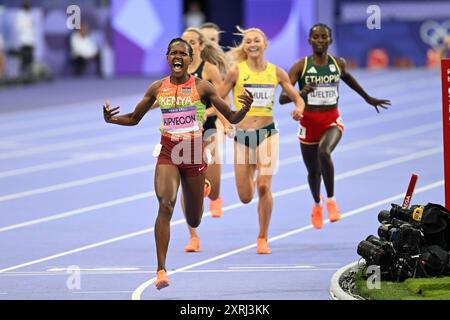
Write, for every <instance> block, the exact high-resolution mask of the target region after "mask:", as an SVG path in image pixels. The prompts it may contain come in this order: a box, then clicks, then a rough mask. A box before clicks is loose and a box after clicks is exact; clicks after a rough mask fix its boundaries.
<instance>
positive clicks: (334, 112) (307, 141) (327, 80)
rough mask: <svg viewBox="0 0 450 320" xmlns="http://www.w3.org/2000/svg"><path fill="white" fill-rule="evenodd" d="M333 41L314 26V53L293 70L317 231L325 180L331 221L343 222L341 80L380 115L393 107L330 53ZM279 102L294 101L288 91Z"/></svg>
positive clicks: (323, 28) (321, 26)
mask: <svg viewBox="0 0 450 320" xmlns="http://www.w3.org/2000/svg"><path fill="white" fill-rule="evenodd" d="M331 42H332V34H331V29H330V28H329V27H328V26H326V25H324V24H321V23H319V24H316V25H314V26H313V27H312V28H311V30H310V32H309V43H310V45H311V47H312V49H313V54H312V55H311V56H309V57H305V58H302V59H300V60H298V61H297V62H295V63H294V65H293V66H292V68H291V70H290V71H289V78H290V80H291V83H292V84H295V83H296V82H298V85H299V88H300V95H301V96H302V97H303V98H304V100H305V103H306V108H305V112H304V113H303V118H302V119H301V120H300V126H299V131H298V137H299V140H300V147H301V151H302V156H303V161H304V162H305V165H306V168H307V170H308V183H309V188H310V189H311V193H312V196H313V198H314V201H315V204H314V206H313V210H312V224H313V226H314V227H315V228H317V229H320V228H322V225H323V200H322V197H321V195H320V183H321V179H322V178H323V181H324V184H325V189H326V191H327V196H328V199H327V211H328V217H329V219H330V221H331V222H335V221H338V220H340V212H339V209H338V207H337V204H336V201H335V199H334V165H333V161H332V159H331V152H333V150H334V148H335V147H336V145H337V144H338V143H339V140H340V139H341V137H342V132H343V130H344V124H343V122H342V119H341V117H340V116H339V111H338V100H339V80H340V79H342V80H343V81H344V82H345V83H346V84H347V85H348V86H349V87H350V88H352V89H353V90H355V91H356V92H357V93H358V94H359V95H360V96H361V97H362V98H363V99H364V100H365V101H366V102H367V103H368V104H370V105H372V106H373V107H374V108H375V110H376V111H377V112H378V113H379V110H378V107H381V108H385V109H386V108H387V107H386V106H387V105H390V104H391V103H390V101H389V100H384V99H376V98H373V97H371V96H369V95H368V94H367V93H366V92H365V91H364V89H363V88H362V87H361V86H360V85H359V84H358V82H357V81H356V80H355V78H353V76H352V75H351V74H350V73H349V72H348V71H347V69H346V63H345V60H344V59H342V58H338V57H333V56H331V55H329V54H328V46H329V45H330V44H331ZM279 101H280V103H281V104H285V103H288V102H291V100H290V98H289V97H288V96H287V94H286V93H284V92H282V93H281V95H280V99H279Z"/></svg>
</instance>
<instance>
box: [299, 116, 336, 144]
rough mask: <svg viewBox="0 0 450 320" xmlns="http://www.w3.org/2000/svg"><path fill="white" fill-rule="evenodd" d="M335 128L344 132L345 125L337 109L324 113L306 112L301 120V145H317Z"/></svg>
mask: <svg viewBox="0 0 450 320" xmlns="http://www.w3.org/2000/svg"><path fill="white" fill-rule="evenodd" d="M333 126H336V127H338V128H339V130H341V131H344V123H343V122H342V118H341V116H340V115H339V111H338V108H337V107H336V108H333V109H331V110H328V111H324V112H311V111H305V112H303V118H301V119H300V123H299V128H298V132H297V136H298V138H299V140H300V142H301V143H305V144H317V143H319V141H320V138H321V137H322V135H323V133H324V132H325V131H327V130H328V129H329V128H330V127H333Z"/></svg>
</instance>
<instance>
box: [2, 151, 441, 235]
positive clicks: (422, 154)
mask: <svg viewBox="0 0 450 320" xmlns="http://www.w3.org/2000/svg"><path fill="white" fill-rule="evenodd" d="M442 150H443V148H442V147H436V148H431V149H425V150H422V151H420V152H416V153H411V154H408V155H406V156H401V157H397V158H394V159H391V160H385V161H381V162H379V163H375V164H372V165H368V166H365V167H362V168H358V169H355V170H350V171H347V172H344V173H341V174H338V175H336V176H335V181H338V180H340V179H345V178H348V177H353V176H355V175H359V174H363V173H366V172H370V171H374V170H378V169H383V168H386V167H389V166H393V165H396V164H400V163H403V162H407V161H411V160H415V159H419V158H423V157H428V156H432V155H435V154H438V153H441V152H442ZM295 159H297V158H295ZM297 161H298V160H297ZM233 175H234V174H233ZM233 175H232V172H230V174H228V175H225V176H224V177H222V179H223V180H224V179H227V178H231V177H232V176H233ZM307 187H308V184H303V185H301V186H299V187H297V189H296V190H298V191H300V190H305V189H307ZM292 190H294V189H287V190H286V191H282V192H287V193H291V192H292ZM275 194H276V193H274V195H275ZM155 195H156V193H155V191H150V192H143V193H138V194H135V195H132V196H128V197H124V198H119V199H116V200H111V201H107V202H103V203H99V204H96V205H92V206H88V207H84V208H79V209H75V210H70V211H65V212H61V213H58V214H55V215H51V216H46V217H43V218H38V219H33V220H28V221H24V222H21V223H17V224H13V225H9V226H5V227H1V228H0V233H1V232H6V231H11V230H14V229H19V228H23V227H29V226H32V225H36V224H40V223H44V222H49V221H54V220H58V219H62V218H67V217H71V216H75V215H79V214H83V213H88V212H92V211H95V210H99V209H104V208H108V207H112V206H116V205H120V204H124V203H128V202H133V201H138V200H142V199H145V198H149V197H153V196H155ZM254 201H257V198H254V199H253V200H252V202H254ZM240 204H241V203H237V204H236V205H240ZM232 206H233V205H232ZM183 221H184V219H183Z"/></svg>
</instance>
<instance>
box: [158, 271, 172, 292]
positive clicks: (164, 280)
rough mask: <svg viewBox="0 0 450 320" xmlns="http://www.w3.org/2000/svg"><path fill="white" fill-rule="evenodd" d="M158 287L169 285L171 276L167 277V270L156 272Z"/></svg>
mask: <svg viewBox="0 0 450 320" xmlns="http://www.w3.org/2000/svg"><path fill="white" fill-rule="evenodd" d="M155 286H156V289H158V290H161V289H164V288H165V287H168V286H169V278H168V277H167V273H166V270H159V271H158V272H157V273H156V281H155Z"/></svg>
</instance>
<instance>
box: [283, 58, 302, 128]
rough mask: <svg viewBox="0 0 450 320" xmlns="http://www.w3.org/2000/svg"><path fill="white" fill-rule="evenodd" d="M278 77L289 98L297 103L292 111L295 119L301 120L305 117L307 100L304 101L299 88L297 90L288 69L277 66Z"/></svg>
mask: <svg viewBox="0 0 450 320" xmlns="http://www.w3.org/2000/svg"><path fill="white" fill-rule="evenodd" d="M277 78H278V82H279V83H280V85H281V87H282V88H283V92H285V93H286V94H287V96H288V97H289V99H290V100H291V101H293V102H294V103H295V109H294V111H293V112H292V117H293V118H294V120H300V118H302V117H303V111H304V110H305V101H303V99H302V97H300V94H299V93H298V92H297V90H295V88H294V86H293V85H292V83H291V81H290V79H289V76H288V74H287V73H286V71H284V70H283V69H281V68H278V67H277ZM280 99H281V97H280Z"/></svg>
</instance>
